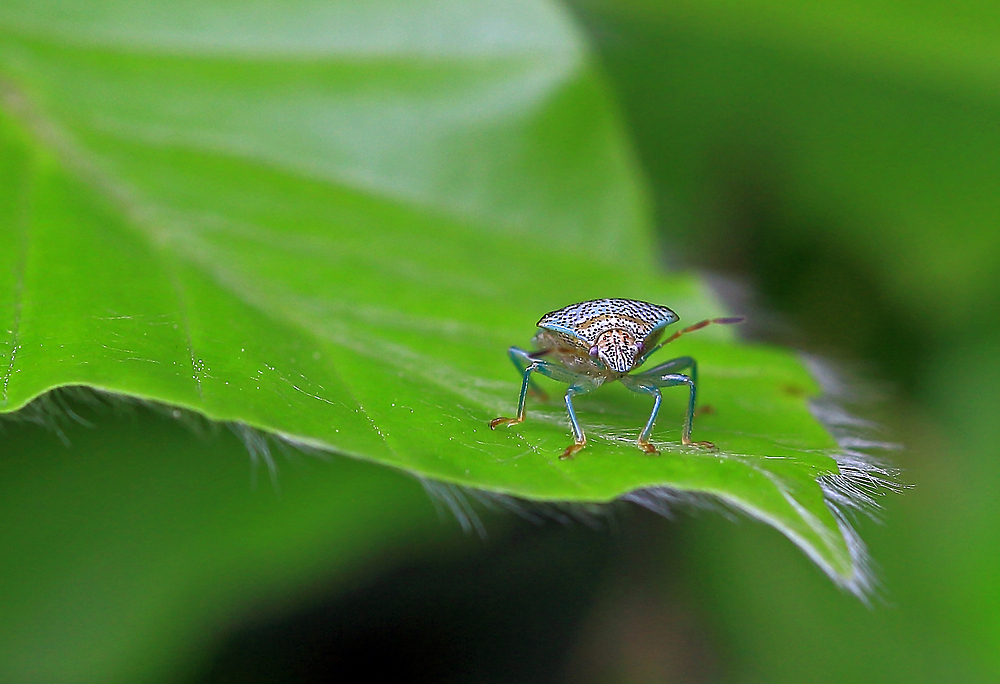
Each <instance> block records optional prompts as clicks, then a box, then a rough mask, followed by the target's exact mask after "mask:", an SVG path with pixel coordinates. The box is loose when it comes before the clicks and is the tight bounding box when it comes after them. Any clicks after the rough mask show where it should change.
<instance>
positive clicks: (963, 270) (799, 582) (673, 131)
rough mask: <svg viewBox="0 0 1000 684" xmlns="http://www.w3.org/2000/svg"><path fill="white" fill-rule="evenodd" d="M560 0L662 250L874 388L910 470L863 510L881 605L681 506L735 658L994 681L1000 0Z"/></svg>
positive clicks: (788, 672)
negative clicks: (878, 513)
mask: <svg viewBox="0 0 1000 684" xmlns="http://www.w3.org/2000/svg"><path fill="white" fill-rule="evenodd" d="M571 4H572V6H573V7H574V8H575V10H576V11H577V15H578V18H579V19H580V20H581V22H582V23H583V25H584V26H585V27H586V30H587V32H588V34H589V35H590V36H591V37H592V39H593V41H594V43H595V45H596V46H597V48H598V51H599V53H600V55H601V57H602V60H603V62H604V64H605V66H606V68H607V70H608V73H609V76H610V79H611V81H612V83H613V85H614V88H615V90H616V92H617V93H618V95H619V98H620V101H621V103H622V106H623V109H624V111H625V113H626V118H627V120H628V122H629V127H630V130H631V131H632V132H633V135H634V136H635V140H636V149H637V150H638V152H639V154H640V156H641V158H642V163H643V166H644V167H645V169H646V171H647V172H648V174H649V177H650V179H651V183H652V185H653V186H654V188H655V204H656V207H657V210H656V211H657V216H658V221H659V224H660V226H661V236H662V238H661V248H662V249H663V251H664V253H665V255H666V258H667V259H668V260H670V261H671V262H672V263H675V264H688V265H691V264H694V265H698V266H701V267H703V268H706V269H710V270H712V271H716V272H719V273H722V274H725V275H726V277H727V278H734V277H735V278H737V279H739V278H743V279H744V280H745V281H746V282H748V283H749V284H750V285H751V289H752V291H753V292H755V293H756V295H757V303H758V305H759V306H761V308H762V309H763V311H764V312H768V311H769V312H772V313H773V314H776V315H777V316H776V318H774V319H773V320H772V321H770V324H769V325H766V326H764V329H763V330H761V331H760V334H763V335H765V336H766V337H768V338H770V339H783V340H786V341H790V342H792V343H794V344H796V345H797V346H800V347H806V348H809V349H811V350H813V351H816V352H820V353H823V354H824V355H827V356H830V357H833V358H839V359H841V360H844V361H847V362H850V363H851V364H853V365H854V366H855V368H856V369H858V370H859V371H860V372H862V373H864V374H865V375H866V376H867V378H868V381H869V382H873V383H875V384H876V385H882V391H887V392H888V395H887V398H888V401H887V402H886V403H885V404H883V405H882V406H881V407H879V410H878V411H877V412H876V411H873V409H872V408H871V407H869V408H868V409H866V411H867V413H868V415H869V416H871V417H878V418H879V419H880V420H882V421H883V422H884V423H886V424H887V425H888V426H890V427H891V428H892V430H893V431H894V432H895V434H896V436H897V437H898V438H899V439H901V441H903V442H905V444H906V446H907V449H906V451H904V452H901V453H900V454H899V455H898V456H897V457H895V458H896V460H898V462H899V463H900V464H901V465H902V466H903V467H904V469H905V470H906V474H905V479H907V480H909V481H910V482H914V483H916V488H915V489H914V490H913V491H912V492H910V493H909V494H907V496H905V497H902V498H901V499H899V500H897V501H886V502H885V503H886V504H887V506H888V510H887V514H886V520H887V524H886V526H885V527H883V528H878V527H873V528H871V529H867V530H865V531H864V534H865V536H866V538H867V539H869V540H871V541H872V547H873V549H872V550H873V555H874V556H875V557H876V558H877V559H878V560H879V561H880V563H881V564H882V566H883V568H882V573H881V574H882V576H883V578H884V583H885V594H886V596H887V601H888V603H889V605H890V607H889V608H888V609H884V610H877V611H875V612H874V613H872V614H867V613H862V612H858V611H855V610H854V608H853V607H852V606H848V605H846V604H844V603H843V602H842V601H841V599H840V598H839V597H837V596H836V595H834V594H832V593H828V592H827V591H826V590H825V589H824V588H823V587H820V586H819V585H817V584H815V583H814V582H813V581H812V580H811V579H810V578H809V570H808V568H805V567H802V566H801V565H800V563H799V561H798V560H796V559H793V558H791V556H790V555H789V554H786V553H785V552H783V551H779V549H778V548H777V547H776V546H775V545H774V540H773V539H772V538H771V537H770V536H769V535H767V534H766V533H764V534H757V533H756V532H755V533H754V534H746V531H745V530H734V529H731V528H728V527H726V526H721V525H716V524H714V523H713V522H711V521H710V520H708V519H705V520H703V521H699V522H698V523H697V524H695V525H692V526H684V528H683V531H684V534H683V537H684V541H683V542H680V543H679V548H675V549H674V551H675V552H676V553H678V554H688V555H690V556H692V557H693V558H692V560H690V561H689V564H690V565H691V566H692V567H693V568H696V569H695V570H692V572H691V575H690V577H691V582H692V587H698V589H697V590H695V589H692V591H696V592H697V593H698V595H699V596H700V597H702V598H701V599H699V600H698V602H699V609H698V610H699V611H702V610H703V611H706V612H708V613H709V614H712V615H714V616H715V619H714V620H713V621H712V622H711V624H712V627H713V628H714V629H717V630H719V631H718V632H717V638H718V641H717V642H716V646H717V648H718V649H719V651H718V653H719V654H720V655H719V657H720V658H721V659H722V660H723V661H725V662H726V663H728V667H727V668H726V677H725V678H726V679H727V680H729V681H770V682H777V681H907V682H911V681H927V682H936V681H942V680H948V681H993V680H995V679H996V678H997V677H998V676H1000V650H998V649H997V644H998V643H1000V641H998V637H1000V620H998V619H997V617H996V616H997V615H998V610H997V609H998V604H1000V591H998V589H997V586H996V583H995V581H994V580H993V578H992V577H993V571H992V568H993V567H994V566H995V563H996V562H997V561H998V560H1000V545H998V543H997V539H998V535H997V530H998V526H1000V507H998V506H997V504H996V497H995V495H994V492H995V491H996V488H997V486H998V484H1000V482H998V479H1000V478H998V476H1000V469H998V467H997V460H996V455H997V452H998V446H1000V433H998V431H997V421H996V419H995V417H994V416H995V415H996V414H995V412H994V409H993V408H992V407H993V405H994V404H995V403H996V401H995V399H994V397H996V396H997V393H996V390H995V389H994V388H995V386H996V383H997V381H998V379H1000V375H998V374H1000V357H998V355H997V352H996V350H997V349H998V348H1000V324H998V322H997V321H998V319H997V316H996V315H995V313H996V311H997V309H998V305H1000V282H998V279H1000V271H998V270H997V269H996V268H995V266H994V264H995V263H996V261H997V258H998V256H1000V254H998V252H1000V231H998V230H997V225H998V222H1000V193H998V192H997V188H998V187H1000V137H998V136H1000V129H998V128H997V126H996V122H997V121H998V120H1000V97H998V95H997V90H996V83H997V78H998V74H997V67H998V64H1000V59H998V57H1000V40H997V38H996V31H995V27H996V25H997V21H998V18H1000V16H998V14H997V12H996V8H995V7H994V6H992V5H989V4H987V3H971V2H970V3H957V4H956V3H944V2H919V3H918V2H876V3H865V4H863V5H862V4H859V3H851V2H834V3H826V4H824V5H822V6H820V5H815V6H812V5H804V4H796V3H788V2H748V3H726V2H707V3H698V4H697V5H692V4H690V3H676V2H666V3H645V2H627V3H610V2H603V1H602V0H595V1H591V0H574V2H573V3H571ZM754 318H755V319H756V320H761V316H755V317H754ZM674 543H677V542H676V541H675V542H674ZM730 553H733V554H735V555H733V556H731V558H732V559H733V560H734V561H735V562H727V563H722V562H720V561H721V558H722V557H729V556H728V555H727V554H730Z"/></svg>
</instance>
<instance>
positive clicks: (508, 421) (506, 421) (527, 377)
mask: <svg viewBox="0 0 1000 684" xmlns="http://www.w3.org/2000/svg"><path fill="white" fill-rule="evenodd" d="M511 349H514V347H511ZM511 358H512V359H513V358H514V354H513V352H512V353H511ZM515 363H517V362H516V361H515ZM538 365H539V362H537V361H533V362H531V363H530V364H528V365H527V366H526V367H525V368H524V369H522V371H521V372H522V374H523V379H522V381H521V396H520V397H518V399H517V417H516V418H505V417H503V416H500V417H499V418H494V419H493V420H491V421H490V429H491V430H496V429H497V426H498V425H517V424H518V423H523V422H524V399H525V397H526V396H527V395H528V386H529V385H530V384H531V372H532V371H534V370H535V369H536V368H537V367H538Z"/></svg>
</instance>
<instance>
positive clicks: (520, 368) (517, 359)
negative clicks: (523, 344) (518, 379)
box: [507, 347, 549, 401]
mask: <svg viewBox="0 0 1000 684" xmlns="http://www.w3.org/2000/svg"><path fill="white" fill-rule="evenodd" d="M507 355H508V356H510V360H511V361H512V362H513V364H514V367H515V368H517V372H518V373H521V374H523V373H524V370H525V369H526V368H527V367H528V366H530V365H531V364H532V363H534V362H535V360H534V359H533V358H531V355H530V354H529V353H528V352H526V351H524V350H523V349H521V348H520V347H511V348H510V349H508V350H507ZM528 391H529V392H531V393H532V394H534V395H535V396H536V397H538V398H539V399H540V400H542V401H547V400H548V398H549V395H548V394H547V393H546V392H545V390H543V389H542V388H541V387H539V386H538V384H537V383H536V382H535V381H534V380H530V381H529V382H528Z"/></svg>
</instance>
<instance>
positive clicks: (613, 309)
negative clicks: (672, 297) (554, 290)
mask: <svg viewBox="0 0 1000 684" xmlns="http://www.w3.org/2000/svg"><path fill="white" fill-rule="evenodd" d="M676 320H677V314H675V313H674V312H673V311H671V310H670V309H668V308H667V307H665V306H660V305H658V304H650V303H649V302H643V301H639V300H636V299H593V300H591V301H587V302H580V303H579V304H571V305H569V306H567V307H563V308H562V309H558V310H556V311H552V312H550V313H547V314H545V315H544V316H542V317H541V319H540V320H539V321H538V327H539V328H542V329H543V330H549V331H551V332H553V333H556V334H557V335H561V336H563V337H564V338H565V339H564V341H565V343H566V346H568V347H571V348H572V347H579V348H581V349H586V350H587V353H588V355H589V356H592V357H594V358H596V359H600V361H601V362H602V363H603V364H604V366H605V367H607V368H608V369H610V370H612V371H614V372H616V373H627V372H628V371H630V370H632V369H633V368H634V367H636V366H637V365H638V364H637V363H636V362H637V360H638V358H639V355H640V353H641V352H642V351H643V346H644V344H645V343H646V340H647V338H649V337H650V335H652V334H653V333H655V332H658V331H661V330H662V329H663V328H664V327H666V326H668V325H670V324H671V323H673V322H674V321H676ZM537 341H541V342H544V338H542V339H540V340H537ZM653 343H655V340H654V341H653ZM650 346H651V345H650Z"/></svg>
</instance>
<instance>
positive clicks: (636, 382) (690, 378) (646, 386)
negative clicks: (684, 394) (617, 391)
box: [622, 357, 715, 453]
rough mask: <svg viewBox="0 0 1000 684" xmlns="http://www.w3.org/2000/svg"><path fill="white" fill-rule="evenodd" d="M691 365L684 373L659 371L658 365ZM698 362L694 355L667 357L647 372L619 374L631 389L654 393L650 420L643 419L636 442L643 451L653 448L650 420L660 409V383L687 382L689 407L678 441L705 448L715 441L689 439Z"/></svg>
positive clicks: (681, 383)
mask: <svg viewBox="0 0 1000 684" xmlns="http://www.w3.org/2000/svg"><path fill="white" fill-rule="evenodd" d="M685 367H690V368H691V371H692V372H691V374H690V375H684V374H683V373H666V372H662V371H661V370H660V369H663V370H667V369H670V368H673V369H675V370H676V369H680V368H685ZM696 378H697V364H696V363H695V361H694V359H692V358H690V357H681V358H679V359H674V360H673V361H668V362H667V363H665V364H662V365H661V366H658V367H657V368H655V369H653V370H650V371H648V372H646V373H640V374H638V375H633V376H625V377H624V378H622V383H623V384H624V385H625V386H626V387H628V388H629V389H631V390H632V391H633V392H642V393H645V394H652V395H653V396H654V397H655V401H654V403H653V411H652V413H651V414H650V416H649V421H647V423H646V427H645V428H643V430H642V432H641V433H640V435H639V441H638V446H639V448H640V449H642V450H643V451H645V452H646V453H654V452H655V448H654V447H653V445H652V444H650V443H649V435H650V433H651V432H652V430H653V424H654V423H655V422H656V415H657V413H658V412H659V410H660V401H661V395H660V388H663V387H676V386H678V385H687V386H688V388H689V394H688V407H687V414H686V415H685V416H684V428H683V430H682V431H681V444H683V445H685V446H691V445H694V446H700V447H705V448H708V449H713V448H715V445H714V444H712V443H711V442H692V441H691V427H692V424H693V422H694V408H695V402H696V401H697V395H698V389H697V380H696Z"/></svg>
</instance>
